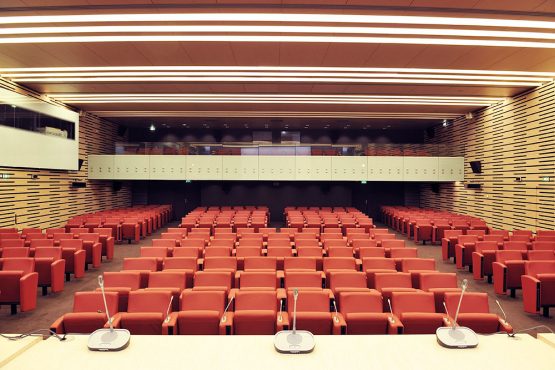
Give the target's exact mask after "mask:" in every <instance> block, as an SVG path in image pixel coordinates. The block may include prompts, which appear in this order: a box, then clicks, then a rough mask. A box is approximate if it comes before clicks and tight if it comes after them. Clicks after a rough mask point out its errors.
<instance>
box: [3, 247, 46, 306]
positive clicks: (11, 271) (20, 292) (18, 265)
mask: <svg viewBox="0 0 555 370" xmlns="http://www.w3.org/2000/svg"><path fill="white" fill-rule="evenodd" d="M0 263H2V270H1V271H0V292H1V293H0V305H10V307H11V313H12V315H13V314H16V313H17V305H19V307H20V310H21V312H26V311H31V310H34V309H35V307H36V306H37V286H38V274H37V273H36V272H34V271H35V261H34V260H33V259H32V258H6V259H3V260H2V261H0Z"/></svg>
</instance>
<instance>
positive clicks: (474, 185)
mask: <svg viewBox="0 0 555 370" xmlns="http://www.w3.org/2000/svg"><path fill="white" fill-rule="evenodd" d="M466 188H467V189H481V188H482V184H466Z"/></svg>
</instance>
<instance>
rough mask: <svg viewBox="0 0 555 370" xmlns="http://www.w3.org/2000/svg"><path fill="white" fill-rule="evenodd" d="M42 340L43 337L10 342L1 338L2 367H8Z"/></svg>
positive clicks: (0, 360) (0, 361)
mask: <svg viewBox="0 0 555 370" xmlns="http://www.w3.org/2000/svg"><path fill="white" fill-rule="evenodd" d="M7 335H11V334H7ZM41 340H42V337H27V338H24V339H20V340H8V339H6V338H3V337H0V367H2V366H4V365H6V364H7V363H8V362H10V361H11V360H13V359H14V358H16V357H17V356H19V355H20V354H22V353H23V352H25V351H26V350H27V349H29V348H30V347H31V346H33V345H35V344H37V343H38V342H40V341H41Z"/></svg>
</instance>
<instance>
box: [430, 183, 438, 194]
mask: <svg viewBox="0 0 555 370" xmlns="http://www.w3.org/2000/svg"><path fill="white" fill-rule="evenodd" d="M431 186H432V192H434V193H436V194H439V183H437V182H434V183H432V184H431Z"/></svg>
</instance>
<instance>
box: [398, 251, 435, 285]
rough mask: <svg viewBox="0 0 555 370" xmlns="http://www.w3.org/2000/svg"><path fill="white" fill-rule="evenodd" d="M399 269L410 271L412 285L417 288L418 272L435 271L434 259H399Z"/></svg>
mask: <svg viewBox="0 0 555 370" xmlns="http://www.w3.org/2000/svg"><path fill="white" fill-rule="evenodd" d="M401 271H402V272H408V273H410V275H411V279H412V287H413V288H419V287H420V286H419V285H420V274H421V273H422V272H429V271H436V261H435V259H433V258H404V259H402V260H401Z"/></svg>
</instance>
